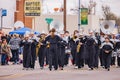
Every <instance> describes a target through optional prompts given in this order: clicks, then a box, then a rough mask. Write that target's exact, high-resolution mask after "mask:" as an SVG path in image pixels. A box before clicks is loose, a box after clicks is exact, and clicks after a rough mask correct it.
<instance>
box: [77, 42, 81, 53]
mask: <svg viewBox="0 0 120 80" xmlns="http://www.w3.org/2000/svg"><path fill="white" fill-rule="evenodd" d="M80 47H81V42H79V43H78V45H77V53H79V52H80Z"/></svg>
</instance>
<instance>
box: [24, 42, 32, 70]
mask: <svg viewBox="0 0 120 80" xmlns="http://www.w3.org/2000/svg"><path fill="white" fill-rule="evenodd" d="M22 45H23V46H24V47H23V67H24V68H31V59H32V56H31V41H29V40H25V41H23V42H22Z"/></svg>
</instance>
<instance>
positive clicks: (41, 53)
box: [38, 40, 46, 69]
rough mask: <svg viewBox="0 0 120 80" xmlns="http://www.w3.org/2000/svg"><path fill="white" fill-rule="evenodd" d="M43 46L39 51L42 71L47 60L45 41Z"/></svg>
mask: <svg viewBox="0 0 120 80" xmlns="http://www.w3.org/2000/svg"><path fill="white" fill-rule="evenodd" d="M41 43H42V44H43V45H40V48H39V51H38V57H39V65H40V67H41V69H42V68H43V67H44V58H45V47H46V46H45V45H44V40H42V41H41Z"/></svg>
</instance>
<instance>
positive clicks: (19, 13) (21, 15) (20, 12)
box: [14, 0, 32, 28]
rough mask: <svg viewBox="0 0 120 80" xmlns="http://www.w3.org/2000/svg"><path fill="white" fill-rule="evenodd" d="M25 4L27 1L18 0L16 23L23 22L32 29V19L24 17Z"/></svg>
mask: <svg viewBox="0 0 120 80" xmlns="http://www.w3.org/2000/svg"><path fill="white" fill-rule="evenodd" d="M24 2H25V0H16V12H15V14H14V15H15V17H14V22H16V21H22V22H23V23H24V25H25V26H26V27H29V28H32V17H27V16H25V15H24Z"/></svg>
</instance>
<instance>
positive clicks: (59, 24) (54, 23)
mask: <svg viewBox="0 0 120 80" xmlns="http://www.w3.org/2000/svg"><path fill="white" fill-rule="evenodd" d="M52 28H55V29H56V32H57V33H60V32H61V31H63V29H64V25H63V23H62V22H60V21H59V20H53V21H52V23H51V24H50V29H52Z"/></svg>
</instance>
